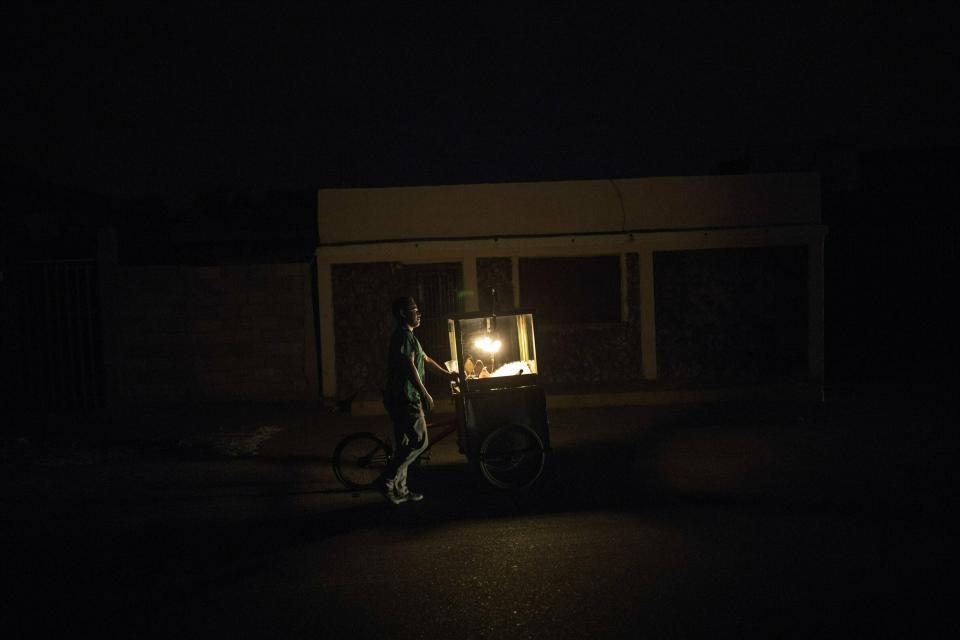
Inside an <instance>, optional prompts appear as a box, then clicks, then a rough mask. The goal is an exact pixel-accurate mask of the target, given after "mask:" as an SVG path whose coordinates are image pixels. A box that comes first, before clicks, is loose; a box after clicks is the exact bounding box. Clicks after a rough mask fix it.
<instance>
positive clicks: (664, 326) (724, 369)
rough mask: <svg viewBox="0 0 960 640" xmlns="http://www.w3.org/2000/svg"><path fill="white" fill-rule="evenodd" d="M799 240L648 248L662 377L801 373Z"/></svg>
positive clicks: (802, 264) (803, 302)
mask: <svg viewBox="0 0 960 640" xmlns="http://www.w3.org/2000/svg"><path fill="white" fill-rule="evenodd" d="M806 262H807V256H806V247H802V246H788V247H763V248H751V249H709V250H699V251H663V252H656V253H654V272H655V273H656V279H655V296H656V322H657V364H658V367H659V372H660V376H661V378H662V379H664V380H675V381H700V382H709V383H725V384H729V383H741V382H766V381H792V380H803V379H805V376H806V372H807V368H806V355H807V351H806V349H807V325H806V322H807V289H806V287H807V280H806Z"/></svg>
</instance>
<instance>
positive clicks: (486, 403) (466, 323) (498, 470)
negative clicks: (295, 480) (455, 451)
mask: <svg viewBox="0 0 960 640" xmlns="http://www.w3.org/2000/svg"><path fill="white" fill-rule="evenodd" d="M533 327H534V325H533V313H531V312H529V311H511V312H508V313H506V314H499V315H498V314H496V313H466V314H459V315H454V316H449V317H448V319H447V328H448V334H449V339H450V355H451V358H450V360H447V361H446V366H447V369H448V370H450V371H455V372H456V373H457V374H458V376H457V380H456V382H451V383H450V389H451V392H452V394H453V401H454V406H455V407H456V415H455V416H454V417H452V418H447V419H443V420H439V421H435V422H431V423H430V424H428V425H427V429H428V430H429V431H430V444H429V445H428V447H427V450H426V451H429V450H430V448H431V447H433V445H435V444H436V443H437V442H439V441H440V440H442V439H444V438H446V437H447V436H449V435H451V434H453V433H456V434H457V442H458V444H459V447H460V452H461V453H463V454H466V456H467V459H468V460H470V461H471V462H472V463H473V464H474V465H475V466H476V467H478V468H479V470H480V473H482V474H483V477H484V478H486V480H487V481H488V482H489V483H490V484H491V485H493V486H494V487H496V488H498V489H525V488H527V487H529V486H531V485H533V484H534V483H535V482H536V481H537V480H538V479H539V478H540V475H541V474H542V473H543V469H544V466H545V465H546V459H547V453H548V452H549V449H550V433H549V428H548V424H547V408H546V398H545V396H544V393H543V389H542V388H541V387H540V384H539V381H538V377H537V355H536V353H537V350H536V342H535V340H534V333H533ZM426 451H424V453H421V459H424V458H425V457H426ZM392 456H393V447H392V446H391V444H390V441H389V440H388V439H383V438H380V437H379V436H377V435H376V434H373V433H369V432H362V433H354V434H351V435H349V436H347V437H346V438H344V439H343V440H341V441H340V443H339V444H338V445H337V447H336V448H335V449H334V452H333V470H334V473H335V474H336V476H337V478H338V479H339V480H340V482H342V483H343V485H344V486H345V487H347V488H349V489H355V490H359V489H366V488H370V487H372V486H373V482H374V481H375V480H376V479H377V478H378V477H379V475H380V474H381V473H382V472H383V470H384V469H385V468H386V466H387V464H388V463H389V461H390V459H391V457H392Z"/></svg>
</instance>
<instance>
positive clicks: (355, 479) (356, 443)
mask: <svg viewBox="0 0 960 640" xmlns="http://www.w3.org/2000/svg"><path fill="white" fill-rule="evenodd" d="M392 455H393V449H391V448H390V445H388V444H387V443H386V442H384V441H383V440H381V439H380V438H378V437H377V436H375V435H373V434H372V433H354V434H352V435H349V436H347V437H346V438H344V439H343V440H341V441H340V444H338V445H337V448H336V449H334V450H333V472H334V474H336V476H337V480H339V481H340V482H341V483H342V484H343V486H345V487H347V488H348V489H364V488H366V487H369V486H370V485H372V484H373V481H374V480H376V479H377V478H378V477H380V474H381V473H383V470H384V469H386V467H387V462H389V461H390V457H391V456H392Z"/></svg>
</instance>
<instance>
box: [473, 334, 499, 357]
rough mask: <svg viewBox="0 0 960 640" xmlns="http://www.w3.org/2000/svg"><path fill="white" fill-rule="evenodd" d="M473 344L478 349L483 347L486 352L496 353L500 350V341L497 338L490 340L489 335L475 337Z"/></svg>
mask: <svg viewBox="0 0 960 640" xmlns="http://www.w3.org/2000/svg"><path fill="white" fill-rule="evenodd" d="M473 344H474V346H475V347H477V348H478V349H483V350H484V351H486V352H487V353H496V352H497V351H500V347H501V342H500V341H499V340H491V339H490V336H483V337H480V338H477V340H476V341H475V342H474V343H473Z"/></svg>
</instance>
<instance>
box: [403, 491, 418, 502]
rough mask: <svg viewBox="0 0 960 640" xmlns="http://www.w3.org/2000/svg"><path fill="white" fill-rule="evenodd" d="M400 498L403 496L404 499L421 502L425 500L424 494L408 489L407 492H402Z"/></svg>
mask: <svg viewBox="0 0 960 640" xmlns="http://www.w3.org/2000/svg"><path fill="white" fill-rule="evenodd" d="M400 498H402V499H403V500H404V501H407V500H409V501H410V502H420V501H421V500H423V494H422V493H417V492H416V491H407V492H406V493H404V494H401V495H400Z"/></svg>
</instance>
